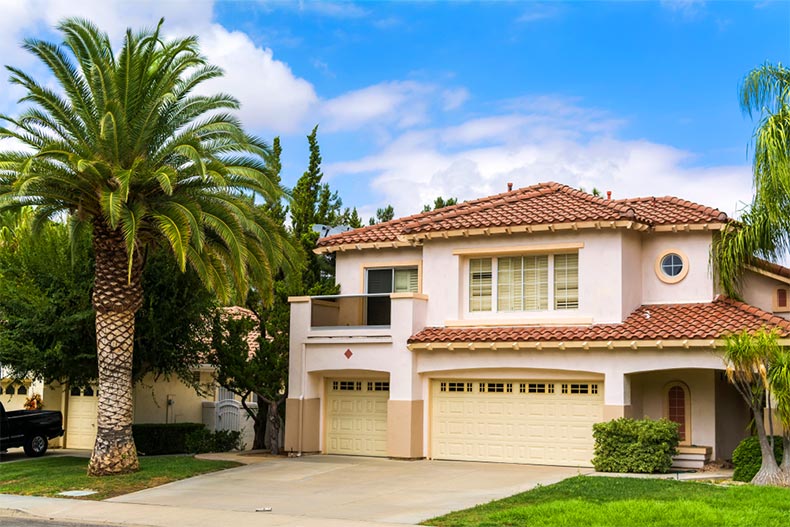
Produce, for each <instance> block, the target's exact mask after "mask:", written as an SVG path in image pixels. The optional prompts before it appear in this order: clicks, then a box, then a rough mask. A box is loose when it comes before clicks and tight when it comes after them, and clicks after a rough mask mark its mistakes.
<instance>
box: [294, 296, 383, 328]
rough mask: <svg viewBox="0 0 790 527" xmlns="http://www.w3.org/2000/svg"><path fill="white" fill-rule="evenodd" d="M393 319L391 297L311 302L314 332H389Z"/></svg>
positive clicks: (319, 298)
mask: <svg viewBox="0 0 790 527" xmlns="http://www.w3.org/2000/svg"><path fill="white" fill-rule="evenodd" d="M391 317H392V300H390V293H376V294H368V295H324V296H314V297H311V298H310V327H311V328H313V329H319V328H322V329H330V328H336V327H344V328H363V327H374V328H387V327H389V325H390V322H391Z"/></svg>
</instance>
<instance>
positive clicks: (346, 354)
mask: <svg viewBox="0 0 790 527" xmlns="http://www.w3.org/2000/svg"><path fill="white" fill-rule="evenodd" d="M343 355H345V356H346V358H347V359H350V358H351V356H352V355H353V353H351V350H350V349H347V350H346V352H345V353H344V354H343Z"/></svg>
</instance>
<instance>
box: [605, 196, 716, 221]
mask: <svg viewBox="0 0 790 527" xmlns="http://www.w3.org/2000/svg"><path fill="white" fill-rule="evenodd" d="M616 201H617V203H622V204H623V205H625V206H627V207H631V208H633V209H634V211H635V212H636V214H637V215H638V216H641V217H644V218H648V219H649V221H650V223H652V224H653V225H667V224H670V225H672V224H685V223H690V224H696V223H722V222H726V221H728V218H727V215H726V214H725V213H723V212H721V211H720V210H718V209H714V208H713V207H706V206H705V205H700V204H699V203H694V202H691V201H686V200H684V199H680V198H675V197H673V196H664V197H663V198H652V197H651V198H628V199H620V200H616Z"/></svg>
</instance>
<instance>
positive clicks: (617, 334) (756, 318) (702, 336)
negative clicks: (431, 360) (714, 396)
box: [409, 296, 790, 343]
mask: <svg viewBox="0 0 790 527" xmlns="http://www.w3.org/2000/svg"><path fill="white" fill-rule="evenodd" d="M766 326H769V327H773V328H775V329H778V330H779V332H780V335H781V336H783V337H787V336H790V321H788V320H785V319H784V318H782V317H779V316H776V315H774V314H772V313H768V312H766V311H763V310H762V309H760V308H758V307H755V306H752V305H750V304H747V303H745V302H741V301H738V300H734V299H731V298H728V297H725V296H717V297H716V298H714V299H713V301H712V302H696V303H687V304H645V305H642V306H639V307H638V308H637V309H635V310H634V311H633V312H632V313H631V314H629V315H628V316H627V317H626V319H625V320H624V321H623V322H619V323H604V324H592V325H589V326H545V325H533V326H502V327H493V328H492V327H464V328H454V327H450V328H448V327H427V328H425V329H423V330H422V331H420V332H418V333H416V334H415V335H412V336H411V337H410V338H409V342H410V343H430V342H511V341H513V342H519V341H540V342H575V341H599V342H600V341H609V340H612V341H633V340H656V341H658V340H682V339H685V340H688V339H691V340H708V339H721V338H724V337H726V336H727V335H729V334H732V333H735V332H738V331H740V330H742V329H747V330H749V331H756V330H757V329H759V328H761V327H766Z"/></svg>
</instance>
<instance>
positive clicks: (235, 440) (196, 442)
mask: <svg viewBox="0 0 790 527" xmlns="http://www.w3.org/2000/svg"><path fill="white" fill-rule="evenodd" d="M185 444H186V451H187V452H188V453H189V454H205V453H207V452H230V451H231V450H241V449H242V448H243V445H242V444H241V432H238V431H236V430H216V431H214V432H212V431H210V430H208V429H206V428H201V429H200V430H194V431H192V432H190V433H189V434H188V435H187V437H186V441H185Z"/></svg>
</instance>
